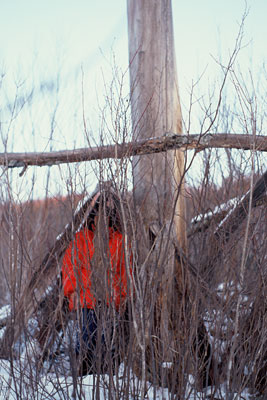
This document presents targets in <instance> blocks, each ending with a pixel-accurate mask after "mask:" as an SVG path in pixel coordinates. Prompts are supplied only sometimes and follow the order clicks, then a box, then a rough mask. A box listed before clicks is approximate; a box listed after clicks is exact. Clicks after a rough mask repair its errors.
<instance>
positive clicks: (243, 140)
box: [0, 133, 267, 168]
mask: <svg viewBox="0 0 267 400" xmlns="http://www.w3.org/2000/svg"><path fill="white" fill-rule="evenodd" d="M254 147H255V149H256V150H258V151H267V136H255V137H253V136H251V135H243V134H230V133H227V134H225V133H218V134H205V135H204V136H200V135H179V134H174V133H168V134H166V135H164V136H161V137H157V138H151V139H145V140H140V141H135V142H128V143H121V144H119V143H118V144H113V145H106V146H99V147H89V148H82V149H75V150H62V151H54V152H49V153H35V152H34V153H0V165H4V166H7V167H9V168H15V167H27V166H30V165H37V166H40V167H41V166H44V165H47V166H51V165H56V164H63V163H74V162H81V161H93V160H103V159H107V158H118V159H119V158H123V157H131V156H136V155H145V154H153V153H161V152H164V151H168V150H174V149H183V150H187V149H196V150H203V149H206V148H225V149H243V150H251V149H252V148H254Z"/></svg>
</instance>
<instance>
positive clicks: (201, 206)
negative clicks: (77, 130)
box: [0, 45, 267, 399]
mask: <svg viewBox="0 0 267 400" xmlns="http://www.w3.org/2000/svg"><path fill="white" fill-rule="evenodd" d="M238 46H239V45H238ZM232 68H233V64H232V62H231V63H229V64H228V65H227V69H226V71H227V75H230V76H231V79H232V82H233V84H234V87H235V88H236V90H237V101H239V107H238V108H237V109H236V110H237V111H236V113H238V119H239V122H240V125H239V128H240V129H241V128H242V131H245V132H247V133H248V132H249V133H252V134H253V135H255V134H256V133H259V132H261V126H262V125H261V124H260V125H257V123H256V122H257V121H258V119H257V118H260V119H261V116H259V117H258V115H257V112H258V108H259V107H258V106H257V104H258V99H257V98H256V97H255V96H249V93H248V91H247V89H246V86H245V83H244V81H242V82H241V80H240V79H241V78H240V76H239V77H237V74H236V73H235V72H234V71H233V69H232ZM222 69H223V70H224V67H223V66H222ZM225 75H226V72H225V71H224V77H225ZM123 79H124V75H123V74H122V75H121V76H120V75H119V72H118V70H116V74H115V78H114V81H113V82H112V84H111V88H110V90H109V91H107V93H106V108H105V109H104V111H103V113H102V114H101V129H100V135H99V137H100V139H99V142H98V143H97V144H98V145H99V147H100V148H101V145H102V144H104V143H107V142H112V143H117V142H118V141H120V142H123V141H127V140H128V138H129V136H130V122H129V121H130V120H129V117H130V116H129V101H128V98H127V97H126V96H125V97H124V95H123V93H124V92H123ZM223 82H224V81H223ZM240 83H242V84H240ZM220 96H221V94H220ZM209 100H211V99H209ZM226 104H227V102H226V99H225V102H223V98H221V97H220V98H219V100H218V101H217V102H216V107H215V110H214V111H212V112H211V110H210V105H208V106H205V104H204V103H203V104H201V108H202V111H203V113H204V114H203V115H202V117H203V118H202V122H203V125H202V128H203V127H204V125H205V126H206V125H207V126H208V127H209V128H210V129H214V130H215V129H216V130H220V127H222V126H228V128H229V129H230V127H231V128H234V129H236V128H237V126H236V125H235V124H236V121H235V122H233V119H232V112H231V109H230V108H229V107H230V105H229V107H226ZM222 105H224V106H222ZM235 106H236V103H235ZM189 110H190V112H192V109H191V108H190V107H189ZM189 121H190V115H189ZM83 123H84V131H85V138H86V140H87V144H88V147H89V146H92V145H94V146H95V145H96V141H95V139H92V136H91V134H90V129H89V127H88V123H87V120H86V116H85V115H84V120H83ZM201 134H202V135H203V134H205V129H204V128H203V129H202V130H201ZM198 157H199V155H197V154H194V155H193V156H192V160H193V161H192V162H193V164H192V163H191V161H190V158H189V157H188V158H186V165H185V166H184V172H188V173H189V174H190V173H191V168H193V167H192V165H193V166H194V163H195V162H197V160H198ZM215 160H216V165H215ZM263 160H264V159H263V158H262V157H261V156H259V155H257V152H256V149H255V148H254V149H252V151H251V153H250V154H249V156H247V155H245V152H239V153H238V154H237V153H236V152H233V151H231V150H227V151H216V152H215V151H213V150H212V151H205V153H204V155H203V157H202V161H201V165H202V168H199V169H201V173H200V174H199V180H198V182H197V183H195V184H194V183H193V182H192V179H191V180H188V183H187V186H186V196H187V204H188V216H187V225H188V251H187V253H186V252H184V251H182V250H181V248H180V245H179V243H178V241H177V237H176V235H175V229H174V226H173V225H174V222H173V220H174V218H173V217H174V214H175V210H171V212H170V215H171V218H170V220H168V221H167V222H166V223H164V224H157V223H155V224H153V225H151V226H145V225H144V223H143V219H142V215H141V214H140V212H139V208H138V204H137V203H136V199H135V198H134V195H133V194H134V190H135V188H132V176H131V169H132V164H131V162H132V160H128V159H127V158H125V159H122V160H112V161H110V160H109V161H104V160H99V161H98V162H96V163H95V164H93V166H92V168H93V169H94V174H95V176H96V178H97V179H96V180H97V181H98V183H99V184H100V188H102V189H103V188H104V187H105V185H104V182H105V181H107V180H108V181H110V182H111V188H112V193H113V194H114V196H115V198H116V202H117V203H116V207H117V212H118V215H119V229H120V231H121V232H122V234H123V236H124V239H125V264H126V272H127V285H128V298H127V304H126V306H125V308H124V309H123V311H122V312H121V313H118V312H117V311H116V310H115V309H114V307H111V306H110V305H109V306H107V305H103V303H104V301H103V299H102V304H101V307H100V306H99V305H98V304H97V306H96V315H97V318H98V326H99V327H100V329H99V332H100V333H101V332H102V331H104V332H105V339H106V344H105V346H106V348H105V350H106V351H105V352H104V354H103V346H102V342H101V334H99V335H100V336H99V337H98V342H97V343H98V344H97V349H96V353H95V359H96V370H95V371H94V374H93V375H92V379H91V380H90V381H86V382H85V381H83V380H82V379H81V378H80V377H79V376H78V375H79V374H78V372H79V371H78V369H79V364H78V361H79V360H77V357H76V355H75V345H76V339H77V332H79V330H78V329H77V323H78V321H79V318H77V313H79V312H80V311H81V310H80V309H79V308H78V311H77V312H76V313H75V312H72V313H71V312H69V309H68V304H67V300H66V299H63V295H62V282H61V277H60V273H61V264H62V255H63V254H60V257H58V258H56V262H55V263H54V264H53V270H52V272H53V273H51V270H50V272H49V274H48V275H47V281H46V276H45V275H41V280H43V282H41V283H42V284H40V282H38V279H37V281H36V286H34V290H33V289H32V287H30V286H28V284H29V282H31V279H32V277H34V276H35V274H36V271H40V269H39V268H40V266H41V265H42V262H43V260H46V263H45V264H44V265H43V266H47V264H48V261H47V260H48V259H49V256H50V255H51V254H52V250H53V246H54V243H55V241H56V238H57V237H59V236H58V235H59V234H60V233H61V232H63V231H64V229H65V226H66V224H68V223H69V224H70V225H69V227H70V229H69V232H70V236H66V237H67V240H68V242H71V240H72V237H73V234H74V233H75V231H77V229H78V228H79V226H78V225H77V226H75V224H77V221H76V219H75V215H76V214H75V210H76V207H77V203H78V200H81V199H83V198H84V197H85V196H86V194H88V193H87V189H88V187H87V186H89V184H88V179H87V175H86V174H87V172H86V171H85V172H84V170H82V167H81V166H79V165H78V166H77V165H75V166H74V167H71V166H70V165H69V166H67V168H66V170H64V171H63V168H62V169H61V167H58V168H59V169H60V173H61V178H62V180H61V185H62V186H64V187H65V188H66V191H67V192H68V196H66V197H62V196H60V195H58V196H57V197H54V198H49V197H47V198H46V199H44V200H42V201H41V200H40V201H39V200H38V201H37V200H36V201H35V200H34V201H25V202H24V201H19V202H18V201H16V198H15V196H14V195H13V191H12V190H13V189H12V182H11V179H10V180H9V178H10V177H9V176H8V171H4V172H3V174H4V176H5V177H6V182H5V184H6V193H5V196H3V202H2V205H1V249H0V252H1V253H0V254H1V271H0V274H1V289H2V290H1V299H0V301H1V304H2V305H5V304H7V303H9V304H10V305H11V313H10V315H11V318H10V320H9V325H8V329H9V331H8V332H9V333H10V337H9V338H8V339H9V341H8V347H7V349H5V350H8V351H7V358H8V360H9V361H10V363H9V364H8V368H10V372H9V375H8V376H9V381H8V382H6V383H5V385H6V386H5V387H6V388H7V389H6V390H7V391H8V392H9V395H10V396H13V397H14V398H26V397H28V398H36V399H37V398H45V396H47V397H49V396H50V395H51V393H52V392H53V391H52V389H51V387H52V386H53V387H54V389H53V390H54V392H53V393H57V394H58V393H59V392H60V393H61V398H66V399H67V398H70V397H71V396H73V398H77V399H78V398H85V397H86V393H88V392H90V393H91V394H92V398H100V395H101V396H104V398H112V399H113V398H118V399H120V398H125V399H127V398H137V397H138V396H140V393H141V395H142V396H143V398H145V396H147V395H148V394H149V395H151V396H153V395H154V397H156V390H157V388H158V387H159V386H161V387H165V388H167V389H168V396H169V398H170V399H172V398H181V399H187V398H188V399H189V398H190V396H193V395H195V398H203V399H204V398H207V397H205V396H208V394H207V393H206V392H205V388H206V387H210V398H214V399H215V398H218V397H219V396H221V398H223V396H226V397H227V398H230V396H231V395H233V396H237V394H241V393H242V392H243V391H244V390H245V389H249V390H250V391H251V393H252V394H255V396H260V395H263V396H266V393H267V383H266V375H267V371H266V367H267V353H266V348H267V346H266V337H267V335H266V331H267V325H266V294H267V293H266V267H267V264H266V254H267V249H266V244H267V241H266V237H267V235H266V233H267V232H266V197H264V193H265V196H266V179H265V180H263V182H262V185H263V186H262V187H261V190H262V194H261V197H260V200H259V199H258V200H257V201H255V202H254V198H253V196H254V192H253V190H254V188H255V184H256V182H258V181H259V179H262V177H264V176H265V175H264V173H265V171H264V170H263V167H264V163H263V162H262V161H263ZM214 165H215V166H214ZM248 166H249V167H248ZM26 174H27V171H26ZM217 178H218V181H219V182H220V184H218V183H217ZM78 180H80V181H81V182H82V187H83V189H84V192H85V193H82V194H81V195H77V193H76V187H77V181H78ZM179 184H180V182H178V185H179ZM2 190H3V189H2ZM249 191H250V192H249ZM103 192H104V189H103ZM246 193H248V195H247V199H248V201H247V202H246V203H245V204H244V203H242V196H244V195H245V194H246ZM230 200H231V202H230ZM238 207H239V208H238ZM235 210H239V211H240V212H239V213H236V212H235ZM83 212H84V214H83V215H82V219H81V221H80V223H81V226H82V224H85V225H84V226H86V224H88V214H87V210H86V209H84V210H83ZM105 228H107V227H105ZM103 237H104V234H103ZM103 241H104V239H103ZM100 248H101V246H100ZM51 249H52V250H51ZM140 254H141V255H142V257H140ZM144 254H145V257H143V255H144ZM46 257H47V259H46ZM100 257H101V258H102V261H103V260H104V261H103V267H105V268H104V269H105V270H109V271H110V264H109V261H108V260H107V254H106V251H105V249H104V247H102V248H101V252H100ZM166 265H171V271H170V274H169V275H167V274H166V271H165V269H166ZM131 271H132V272H131ZM95 281H96V282H101V285H103V286H101V288H102V291H105V290H107V291H109V290H110V286H109V284H108V282H105V281H104V273H102V275H99V274H98V275H97V276H95ZM45 287H47V291H45V290H44V288H45ZM99 287H100V283H98V284H97V288H98V289H99ZM27 288H28V289H29V290H31V292H30V293H31V295H32V296H31V303H32V304H33V305H34V306H32V310H34V312H33V313H31V315H29V314H27V313H26V312H22V313H21V315H18V314H19V313H18V304H23V301H22V299H21V295H22V293H25V289H26V290H27ZM95 294H96V295H97V296H98V298H99V296H100V295H101V293H100V294H99V293H98V291H96V293H95ZM102 295H103V293H102ZM26 298H27V299H28V297H26ZM27 301H28V300H27ZM24 306H25V309H26V308H27V305H24ZM25 309H23V311H25ZM29 317H30V318H29ZM17 325H19V328H18V327H17ZM16 332H19V337H18V338H17V337H16ZM5 343H7V342H5ZM112 354H113V355H114V359H112V357H111V355H112ZM114 360H115V361H114ZM103 366H105V372H106V374H105V375H104V374H103ZM52 377H53V379H52ZM68 377H71V382H72V383H71V389H70V388H69V387H68V384H69V383H68ZM63 378H64V379H63ZM137 378H138V379H137ZM88 382H90V384H91V385H92V387H90V388H87V386H86V385H87V383H88ZM195 390H198V391H199V392H198V394H197V393H196V391H195ZM87 391H88V392H87ZM152 393H153V394H152ZM197 396H198V397H197ZM10 398H12V397H10ZM191 398H192V397H191Z"/></svg>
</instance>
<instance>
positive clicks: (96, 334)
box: [76, 308, 118, 375]
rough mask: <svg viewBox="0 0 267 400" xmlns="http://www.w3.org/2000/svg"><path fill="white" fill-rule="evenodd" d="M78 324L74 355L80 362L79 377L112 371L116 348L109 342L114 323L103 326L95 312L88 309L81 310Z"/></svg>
mask: <svg viewBox="0 0 267 400" xmlns="http://www.w3.org/2000/svg"><path fill="white" fill-rule="evenodd" d="M105 322H106V321H105ZM78 323H79V329H78V331H77V342H76V355H77V357H78V359H79V360H80V371H79V373H80V375H87V374H93V373H105V372H109V370H112V371H113V370H114V368H115V362H116V356H115V353H116V348H115V347H116V346H114V343H112V340H111V337H112V334H113V332H114V323H113V324H112V323H108V322H107V323H105V326H103V321H101V320H100V318H99V316H98V315H96V312H95V310H93V309H88V308H83V309H82V310H81V320H80V321H78ZM117 354H118V353H117Z"/></svg>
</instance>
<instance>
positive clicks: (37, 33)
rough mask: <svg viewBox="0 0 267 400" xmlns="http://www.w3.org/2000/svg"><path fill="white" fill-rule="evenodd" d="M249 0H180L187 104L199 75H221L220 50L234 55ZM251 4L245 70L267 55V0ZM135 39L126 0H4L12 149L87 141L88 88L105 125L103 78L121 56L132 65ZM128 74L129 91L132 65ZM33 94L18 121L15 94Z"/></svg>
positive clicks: (5, 100) (0, 29)
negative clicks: (130, 33)
mask: <svg viewBox="0 0 267 400" xmlns="http://www.w3.org/2000/svg"><path fill="white" fill-rule="evenodd" d="M245 6H246V3H245V1H244V0H224V1H221V0H201V1H200V0H183V1H182V0H173V22H174V30H175V45H176V57H177V69H178V80H179V86H180V96H181V100H182V103H183V104H184V103H186V102H187V89H188V86H189V85H190V84H191V82H192V79H193V80H196V79H197V78H198V76H199V75H201V74H202V73H203V72H204V71H205V74H204V77H203V78H202V81H201V90H204V91H205V90H206V89H205V88H206V87H207V86H208V84H210V83H211V82H212V81H213V79H214V80H216V79H218V77H219V76H220V68H219V67H218V64H216V62H215V61H214V58H213V57H215V58H216V59H220V60H221V61H222V62H226V61H227V59H228V56H229V54H230V52H231V50H232V49H233V47H234V43H235V38H236V35H237V32H238V25H239V23H240V21H241V19H242V15H243V13H244V11H245ZM247 9H248V10H249V13H248V16H247V18H246V21H245V35H244V39H243V44H244V45H246V46H245V48H244V49H242V51H241V53H240V58H239V63H240V64H241V66H242V69H243V70H244V71H248V70H252V71H253V72H254V73H255V74H257V71H258V70H260V68H261V67H262V65H263V63H264V62H266V50H265V47H266V45H265V43H266V39H267V24H266V15H267V0H248V1H247ZM127 46H128V38H127V10H126V0H113V1H110V0H109V1H108V0H98V1H95V0H94V1H93V0H46V1H43V0H0V73H1V74H2V75H3V79H2V82H1V88H0V93H1V95H0V109H1V110H2V112H1V114H0V117H1V123H2V125H1V127H2V128H1V129H2V130H1V135H2V138H4V139H5V138H6V137H8V141H7V144H6V145H7V150H8V151H10V150H13V151H34V150H36V151H47V150H53V149H54V150H56V149H65V148H72V147H73V146H76V147H80V146H83V145H84V134H83V121H82V112H81V108H82V107H81V104H82V103H81V98H82V93H83V95H84V100H85V106H84V108H85V114H86V118H88V121H90V123H91V126H92V127H93V128H94V129H95V130H97V129H100V127H98V126H97V125H98V122H99V116H98V113H99V107H100V108H101V106H102V105H103V104H104V103H103V95H104V83H103V82H104V81H105V84H106V87H108V85H109V81H110V80H111V78H112V65H114V64H116V66H118V68H119V70H120V71H121V73H123V72H125V71H127V65H128V48H127ZM114 58H115V61H114ZM124 80H125V93H126V92H127V83H128V75H127V73H126V75H125V77H124ZM33 89H34V91H33ZM30 94H31V102H30V107H29V106H25V107H24V109H23V110H22V111H21V112H20V114H19V116H18V117H17V119H16V121H14V122H12V125H11V126H10V123H9V122H10V115H11V114H10V112H11V111H10V110H11V105H12V103H13V102H14V99H15V96H16V95H17V97H18V98H20V99H21V98H22V96H29V95H30ZM183 107H184V105H183ZM55 109H56V110H57V112H56V114H55V122H54V125H53V136H52V137H51V126H52V125H51V115H53V112H54V110H55ZM185 109H186V107H185ZM8 110H9V111H8ZM192 133H193V132H192ZM194 133H196V132H194ZM94 134H95V135H97V132H94ZM1 146H2V147H3V149H1ZM2 151H4V145H2V144H1V143H0V152H2Z"/></svg>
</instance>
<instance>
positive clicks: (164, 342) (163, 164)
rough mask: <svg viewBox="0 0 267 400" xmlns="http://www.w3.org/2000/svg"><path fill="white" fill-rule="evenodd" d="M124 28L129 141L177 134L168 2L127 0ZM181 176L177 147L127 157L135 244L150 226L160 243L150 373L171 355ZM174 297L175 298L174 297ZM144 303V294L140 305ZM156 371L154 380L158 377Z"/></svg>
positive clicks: (182, 234)
mask: <svg viewBox="0 0 267 400" xmlns="http://www.w3.org/2000/svg"><path fill="white" fill-rule="evenodd" d="M128 30H129V61H130V85H131V111H132V128H133V139H143V138H150V137H153V136H161V135H164V134H167V133H168V132H176V133H182V115H181V106H180V99H179V90H178V81H177V72H176V61H175V51H174V37H173V24H172V10H171V0H128ZM183 174H184V155H183V153H182V152H181V151H169V152H167V153H161V154H153V155H147V156H140V157H138V156H136V157H134V159H133V182H134V198H135V204H136V205H137V208H138V212H139V213H140V214H141V216H142V222H141V223H142V227H143V228H144V229H143V232H142V234H141V235H140V238H139V242H141V245H142V244H143V242H144V240H145V239H144V236H145V233H146V232H147V233H148V231H149V229H151V227H152V226H153V227H155V226H156V232H159V233H160V246H159V247H158V248H157V247H155V248H154V250H153V253H154V258H153V257H151V259H150V261H149V262H148V264H149V263H150V266H148V272H147V274H148V276H151V275H152V274H155V272H154V271H155V268H156V270H157V279H158V281H157V283H153V284H152V286H153V290H154V293H157V297H158V298H159V300H157V303H155V308H154V310H155V314H154V316H155V317H154V318H155V319H154V322H153V323H152V325H153V326H152V325H151V327H150V328H149V329H148V330H150V334H149V335H146V337H154V338H158V339H159V340H157V342H155V343H154V344H153V345H151V341H150V344H148V347H149V346H150V350H148V352H147V353H148V360H147V362H148V363H149V362H150V360H149V357H150V356H149V354H150V355H151V352H152V353H153V354H154V356H153V357H152V358H151V357H150V359H154V361H153V362H154V363H156V364H154V366H153V367H152V368H148V369H150V370H154V371H155V370H157V371H162V366H163V365H164V361H171V360H173V358H174V357H175V356H174V353H172V350H170V349H173V344H174V342H175V340H176V339H175V333H174V331H173V329H175V328H172V331H170V328H169V327H170V326H173V327H174V326H175V324H173V323H172V322H171V324H170V323H169V322H170V320H171V319H172V317H171V311H170V309H169V305H170V304H171V302H173V297H172V296H173V288H174V285H173V282H174V275H175V274H176V275H177V276H179V275H180V272H179V271H178V270H179V266H177V263H176V267H177V268H178V269H177V270H176V271H175V269H174V248H173V246H172V244H171V240H170V237H171V236H170V234H171V235H172V236H173V235H175V234H176V237H177V239H178V241H179V246H180V247H181V248H182V249H183V250H184V251H185V250H186V218H185V214H186V210H185V198H184V189H183V185H184V184H183ZM169 222H174V225H173V226H172V225H169ZM166 226H167V227H170V230H169V228H167V229H166ZM149 250H150V248H149V246H147V247H145V246H143V248H142V250H141V251H140V254H139V257H140V264H142V263H144V262H146V263H147V258H146V257H147V255H148V254H149ZM149 268H151V270H150V271H149ZM151 271H153V272H151ZM153 276H155V275H153ZM151 289H152V288H151ZM175 296H176V295H175ZM175 301H178V298H177V296H176V300H175ZM149 302H150V299H149V295H148V299H146V300H145V303H149ZM144 307H145V306H144ZM150 315H151V314H150ZM149 318H151V316H150V317H148V318H147V321H146V322H145V325H146V326H149V323H150V320H149ZM151 332H152V333H151ZM151 346H152V348H151ZM156 359H157V360H156ZM155 360H156V361H155ZM151 362H152V361H151ZM162 373H163V374H164V372H162ZM162 373H161V372H156V374H158V377H156V379H159V381H162ZM160 376H161V377H160ZM152 379H153V380H154V379H155V376H153V377H152Z"/></svg>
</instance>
